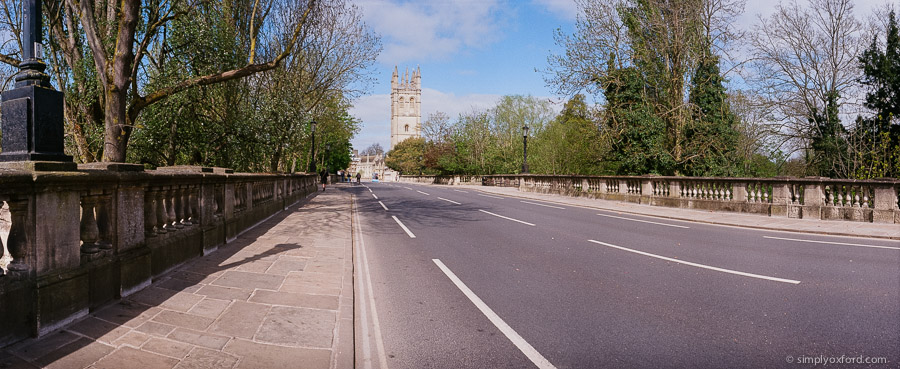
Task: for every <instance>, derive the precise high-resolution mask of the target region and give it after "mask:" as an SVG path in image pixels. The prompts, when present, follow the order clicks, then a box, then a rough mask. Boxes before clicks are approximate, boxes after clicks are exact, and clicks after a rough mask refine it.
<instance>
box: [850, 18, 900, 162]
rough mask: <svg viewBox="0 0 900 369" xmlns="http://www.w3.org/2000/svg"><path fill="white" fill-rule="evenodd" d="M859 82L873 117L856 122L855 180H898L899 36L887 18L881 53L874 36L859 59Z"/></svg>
mask: <svg viewBox="0 0 900 369" xmlns="http://www.w3.org/2000/svg"><path fill="white" fill-rule="evenodd" d="M859 64H860V67H861V69H862V70H863V76H862V78H861V80H860V82H861V83H862V84H863V85H864V86H866V87H868V92H867V93H866V101H865V106H866V107H867V108H869V109H871V110H872V111H873V116H871V117H867V118H861V119H859V120H857V123H858V124H857V126H856V127H854V132H853V134H854V136H856V139H857V140H858V141H860V142H861V146H862V150H860V153H859V156H860V159H861V161H862V164H861V165H860V168H858V169H857V172H856V177H858V178H875V177H900V154H898V152H900V32H898V27H897V19H896V15H895V13H894V12H893V11H891V13H890V14H889V17H888V24H887V34H886V35H885V42H884V49H883V50H882V48H881V47H880V46H879V43H878V37H877V36H876V37H875V38H874V39H873V40H872V43H871V45H870V46H869V47H868V48H867V49H866V50H865V51H863V53H862V55H860V57H859Z"/></svg>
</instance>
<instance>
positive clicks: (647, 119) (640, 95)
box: [604, 67, 675, 175]
mask: <svg viewBox="0 0 900 369" xmlns="http://www.w3.org/2000/svg"><path fill="white" fill-rule="evenodd" d="M604 85H605V92H604V95H605V96H606V112H605V114H604V115H605V118H604V126H605V127H604V128H605V138H606V139H607V140H608V142H609V145H610V149H611V150H610V152H609V154H608V157H607V158H608V160H609V164H608V165H609V167H608V170H610V171H612V172H613V173H616V174H624V175H642V174H659V175H672V174H673V173H674V172H675V161H674V160H673V159H672V156H671V155H670V154H669V153H668V150H667V142H666V124H665V121H663V119H661V118H660V117H659V115H657V114H656V112H655V111H654V109H653V107H652V106H651V105H650V104H648V103H647V99H646V95H645V94H644V87H645V85H644V80H643V78H642V76H641V73H640V72H639V71H638V70H637V69H636V68H634V67H628V68H622V69H617V70H615V71H614V72H613V73H610V76H609V78H608V79H607V80H606V81H605V82H604Z"/></svg>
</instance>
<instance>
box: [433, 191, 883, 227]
mask: <svg viewBox="0 0 900 369" xmlns="http://www.w3.org/2000/svg"><path fill="white" fill-rule="evenodd" d="M436 186H444V185H436ZM445 187H452V188H460V189H462V188H464V189H466V190H473V191H480V192H484V193H489V194H491V193H492V194H498V195H504V196H512V197H519V198H522V199H532V200H541V201H550V202H555V203H559V204H564V205H573V206H586V207H592V208H597V209H603V210H612V211H618V212H623V213H632V214H639V215H650V216H656V217H662V218H669V219H678V220H689V221H697V222H703V223H710V224H720V225H731V226H739V227H750V228H760V229H771V230H778V231H790V232H806V233H818V234H826V235H837V236H853V237H875V238H888V239H900V225H897V224H880V223H866V222H849V221H837V220H812V219H795V218H786V217H770V216H764V215H757V214H746V213H732V212H713V211H705V210H692V209H679V208H669V207H664V206H652V205H641V204H635V203H629V202H620V201H610V200H600V199H590V198H586V197H572V196H563V195H556V194H543V193H535V192H525V191H519V190H518V189H517V188H515V187H494V186H474V185H461V186H445Z"/></svg>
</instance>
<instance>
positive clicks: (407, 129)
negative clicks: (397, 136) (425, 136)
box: [403, 124, 409, 132]
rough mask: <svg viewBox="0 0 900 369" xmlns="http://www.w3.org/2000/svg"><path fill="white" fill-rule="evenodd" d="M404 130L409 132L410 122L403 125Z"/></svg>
mask: <svg viewBox="0 0 900 369" xmlns="http://www.w3.org/2000/svg"><path fill="white" fill-rule="evenodd" d="M403 131H404V132H409V124H407V125H405V126H403Z"/></svg>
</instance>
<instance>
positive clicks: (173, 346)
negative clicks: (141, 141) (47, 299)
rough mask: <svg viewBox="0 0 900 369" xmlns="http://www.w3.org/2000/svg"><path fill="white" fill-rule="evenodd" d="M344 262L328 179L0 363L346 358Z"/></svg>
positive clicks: (123, 364)
mask: <svg viewBox="0 0 900 369" xmlns="http://www.w3.org/2000/svg"><path fill="white" fill-rule="evenodd" d="M352 265H353V261H352V236H351V226H350V195H349V193H347V192H344V191H340V190H336V189H333V188H332V189H329V190H328V191H325V192H319V194H318V195H317V196H315V197H312V198H311V199H309V200H308V202H306V203H304V204H295V205H294V206H292V207H291V208H290V209H288V210H287V211H284V212H282V213H279V214H276V215H275V216H273V217H272V218H270V219H269V220H267V221H265V222H263V223H262V224H260V225H258V226H257V227H256V228H253V229H251V230H249V231H247V232H245V233H244V234H242V235H241V236H239V237H238V238H237V239H236V240H234V241H232V242H231V243H229V244H227V245H224V246H222V247H220V248H219V249H218V251H216V252H214V253H211V254H209V255H206V256H204V257H202V258H198V259H195V260H193V261H191V262H189V263H187V264H185V265H183V266H181V267H179V268H177V269H175V270H173V271H172V272H169V273H167V274H165V275H163V276H161V277H159V278H157V279H156V280H154V283H153V284H152V285H151V286H150V287H148V288H145V289H144V290H142V291H139V292H137V293H135V294H133V295H131V296H129V297H127V298H125V299H122V300H120V301H117V302H115V303H112V304H110V305H108V306H106V307H104V308H102V309H100V310H98V311H94V312H92V313H91V314H90V315H89V316H88V317H86V318H84V319H81V320H80V321H78V322H75V323H73V324H71V325H69V326H68V327H66V328H64V329H62V330H60V331H58V332H54V333H50V334H48V335H46V336H44V337H41V338H40V339H32V340H28V341H24V342H20V343H18V344H16V345H13V346H11V347H8V348H6V350H2V351H0V368H38V367H47V368H117V369H118V368H142V369H143V368H162V369H172V368H179V369H182V368H184V369H187V368H254V369H257V368H279V369H280V368H329V369H330V368H343V367H349V366H352V363H353V358H352V353H353V349H352V342H353V341H352V340H353V317H352V306H353V283H352V277H353V276H352V273H353V268H352ZM348 312H349V313H350V314H348ZM348 345H349V346H348ZM348 347H349V348H348Z"/></svg>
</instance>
